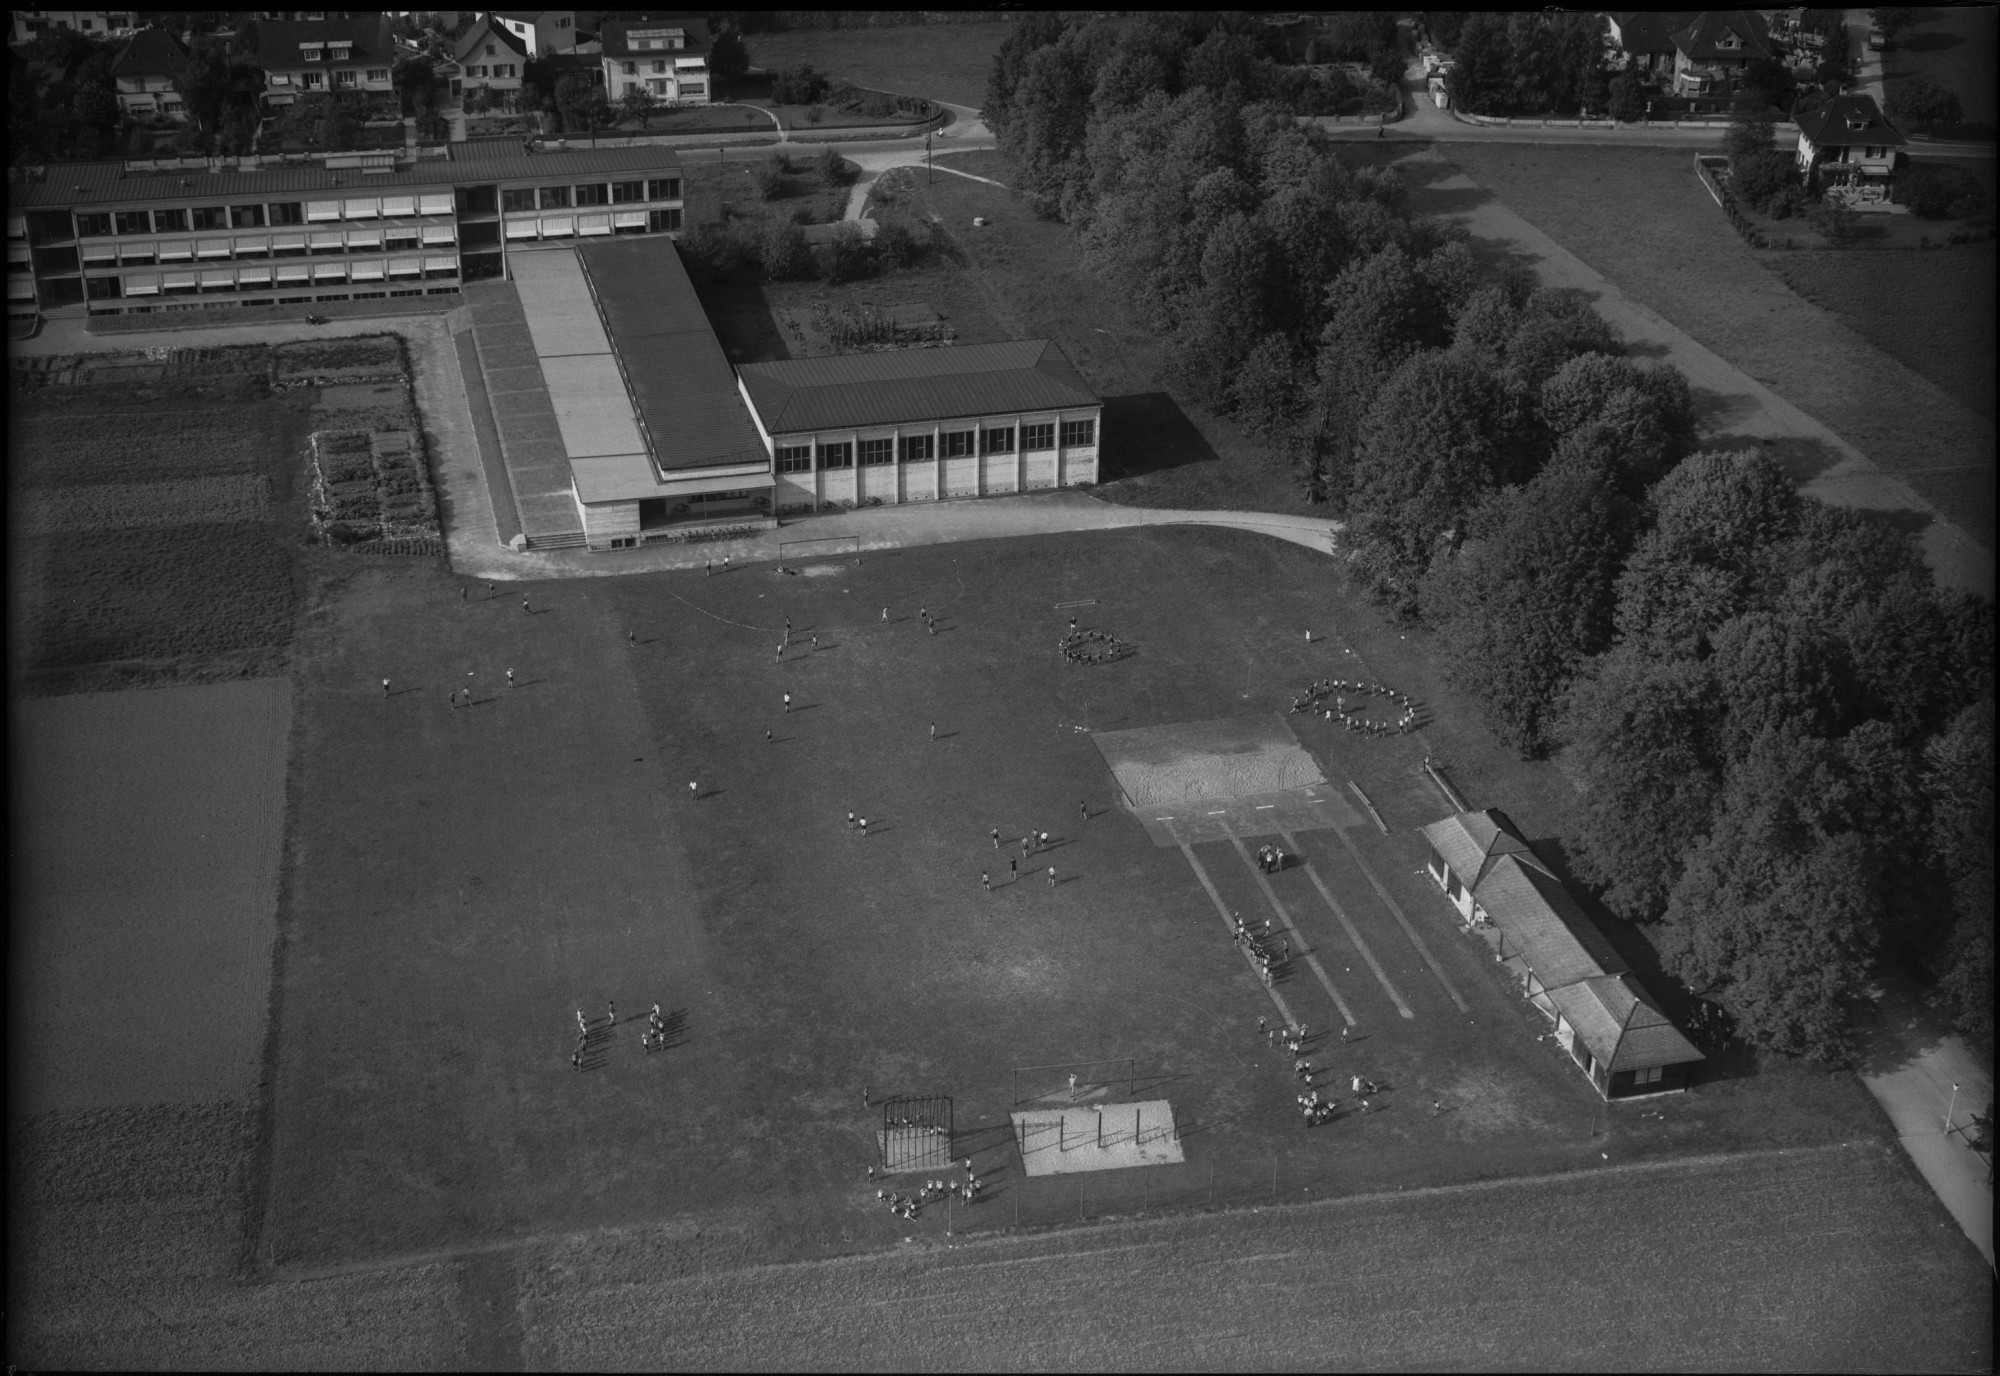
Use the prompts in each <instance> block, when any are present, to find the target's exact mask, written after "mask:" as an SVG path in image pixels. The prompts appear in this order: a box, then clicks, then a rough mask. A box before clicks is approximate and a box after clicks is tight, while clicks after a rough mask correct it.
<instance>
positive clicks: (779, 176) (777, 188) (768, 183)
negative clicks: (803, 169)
mask: <svg viewBox="0 0 2000 1376" xmlns="http://www.w3.org/2000/svg"><path fill="white" fill-rule="evenodd" d="M786 171H787V168H786V166H785V159H784V156H783V155H782V154H773V155H772V156H771V158H770V159H769V160H768V161H766V162H760V163H757V164H756V165H755V166H753V167H752V168H751V169H750V184H751V185H752V186H754V187H756V188H757V194H758V195H759V196H761V197H763V198H764V199H765V200H767V201H775V200H777V199H778V197H780V196H782V195H784V194H785V180H786V179H785V172H786Z"/></svg>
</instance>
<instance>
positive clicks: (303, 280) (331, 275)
mask: <svg viewBox="0 0 2000 1376" xmlns="http://www.w3.org/2000/svg"><path fill="white" fill-rule="evenodd" d="M457 275H458V255H456V254H434V255H432V256H430V257H426V258H386V259H383V258H378V259H372V260H365V261H359V262H348V263H330V264H320V265H317V266H314V267H311V268H307V267H303V266H301V267H295V268H283V267H281V268H242V269H235V268H202V269H198V270H191V271H186V272H135V273H130V274H127V275H126V276H125V277H124V278H123V279H120V278H117V277H92V278H90V279H88V284H87V285H88V290H89V293H90V298H91V299H92V300H93V301H95V300H102V299H106V298H110V297H116V296H121V295H123V296H128V297H133V296H139V297H144V296H161V295H165V296H193V295H196V294H204V295H205V294H207V293H210V292H234V291H270V290H272V289H273V288H274V286H275V289H276V290H278V291H284V290H286V289H287V288H300V287H304V286H306V285H307V284H309V283H310V284H314V285H322V284H328V283H334V284H345V283H348V282H355V283H364V284H365V283H370V282H390V281H396V280H409V279H420V278H426V277H428V278H442V277H456V276H457Z"/></svg>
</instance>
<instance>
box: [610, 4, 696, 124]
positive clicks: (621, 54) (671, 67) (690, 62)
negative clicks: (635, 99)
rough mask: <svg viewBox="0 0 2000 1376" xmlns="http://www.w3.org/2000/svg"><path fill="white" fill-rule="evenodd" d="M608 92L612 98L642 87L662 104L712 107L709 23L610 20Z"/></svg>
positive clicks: (675, 20) (685, 20)
mask: <svg viewBox="0 0 2000 1376" xmlns="http://www.w3.org/2000/svg"><path fill="white" fill-rule="evenodd" d="M601 37H602V42H603V45H604V54H603V59H602V60H603V64H604V93H605V95H607V96H609V97H610V98H611V99H612V100H617V99H619V98H621V97H623V96H626V95H629V94H631V93H632V92H633V91H636V90H642V89H643V90H647V91H651V92H652V93H653V95H654V97H655V98H656V99H658V100H660V101H662V102H665V103H671V104H675V105H706V104H708V103H709V102H710V100H711V99H713V95H712V89H713V84H712V83H711V81H710V80H709V73H708V49H709V42H710V40H709V33H708V25H707V23H706V22H704V21H703V20H701V19H698V18H690V17H672V18H668V19H661V20H652V21H648V22H646V23H640V24H632V23H610V24H606V25H605V26H604V29H603V33H602V36H601Z"/></svg>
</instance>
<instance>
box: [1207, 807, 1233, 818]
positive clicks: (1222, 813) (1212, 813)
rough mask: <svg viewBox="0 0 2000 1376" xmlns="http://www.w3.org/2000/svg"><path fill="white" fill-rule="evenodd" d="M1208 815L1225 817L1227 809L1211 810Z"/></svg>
mask: <svg viewBox="0 0 2000 1376" xmlns="http://www.w3.org/2000/svg"><path fill="white" fill-rule="evenodd" d="M1208 815H1209V816H1211V817H1226V816H1228V815H1229V809H1227V808H1224V809H1222V810H1221V811H1219V812H1211V813H1209V814H1208Z"/></svg>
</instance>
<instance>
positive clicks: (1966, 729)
mask: <svg viewBox="0 0 2000 1376" xmlns="http://www.w3.org/2000/svg"><path fill="white" fill-rule="evenodd" d="M1923 788H1924V792H1925V794H1926V795H1927V797H1928V799H1929V802H1930V815H1931V819H1932V820H1931V826H1930V829H1929V831H1930V846H1929V847H1928V850H1929V852H1930V855H1931V856H1932V857H1933V860H1934V863H1935V865H1936V866H1937V868H1938V869H1939V870H1940V871H1941V872H1942V873H1943V875H1944V876H1945V877H1946V878H1947V880H1948V881H1949V883H1950V885H1951V907H1952V914H1951V922H1950V927H1949V930H1948V932H1947V934H1946V937H1945V940H1944V941H1943V943H1942V944H1941V945H1942V951H1941V955H1942V959H1941V960H1939V961H1938V962H1937V963H1938V964H1939V965H1940V966H1941V967H1942V973H1941V976H1940V978H1939V980H1938V987H1937V997H1938V1001H1939V1003H1940V1004H1941V1005H1942V1006H1943V1007H1944V1009H1945V1011H1946V1012H1947V1013H1949V1014H1950V1015H1951V1018H1952V1021H1953V1022H1954V1023H1956V1024H1957V1025H1958V1027H1959V1028H1960V1029H1961V1030H1963V1031H1964V1032H1966V1033H1967V1034H1968V1035H1970V1036H1973V1037H1977V1038H1981V1039H1984V1038H1987V1037H1990V1036H1992V1035H1993V983H1994V966H1993V702H1992V699H1991V698H1988V699H1986V700H1984V701H1981V702H1975V703H1972V704H1969V705H1968V706H1967V707H1966V708H1965V710H1964V711H1962V712H1960V713H1959V714H1958V716H1957V717H1956V718H1955V719H1954V720H1953V721H1952V723H1951V725H1950V726H1949V727H1948V728H1947V729H1946V730H1945V731H1943V732H1941V733H1940V734H1938V735H1937V736H1936V737H1935V738H1933V739H1932V740H1931V741H1930V743H1929V744H1928V745H1926V746H1925V747H1924V777H1923Z"/></svg>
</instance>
